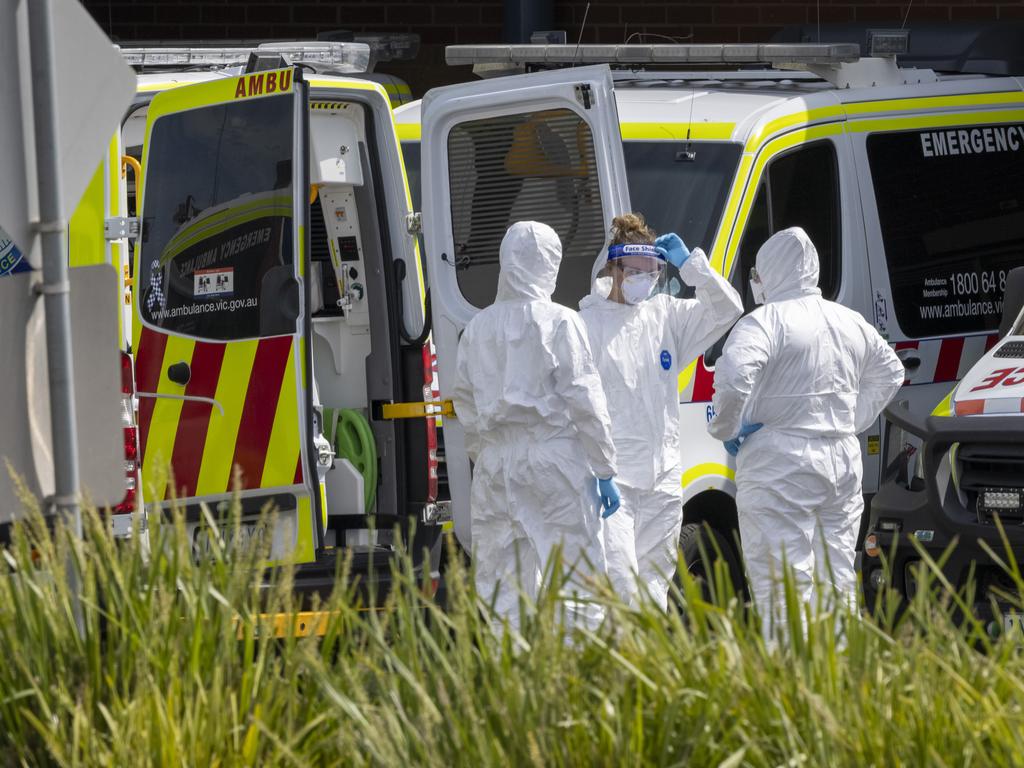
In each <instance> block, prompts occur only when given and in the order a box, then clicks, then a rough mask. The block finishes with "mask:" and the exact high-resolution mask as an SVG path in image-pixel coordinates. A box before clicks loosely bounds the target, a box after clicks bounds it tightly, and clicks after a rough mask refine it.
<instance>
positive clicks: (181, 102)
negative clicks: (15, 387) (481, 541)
mask: <svg viewBox="0 0 1024 768" xmlns="http://www.w3.org/2000/svg"><path fill="white" fill-rule="evenodd" d="M122 54H123V55H124V56H125V58H126V60H128V61H129V63H131V64H133V65H135V66H136V67H137V68H138V69H139V70H140V71H142V72H145V74H140V75H139V86H138V96H137V98H136V100H135V102H134V104H133V105H132V107H131V109H130V110H129V112H128V114H127V115H126V116H125V118H124V121H123V126H122V131H121V135H122V140H123V142H124V145H125V146H126V147H127V148H128V151H129V153H130V154H138V155H139V156H140V158H141V168H142V174H141V177H140V178H139V181H138V184H137V185H136V189H135V190H134V191H135V195H134V197H135V204H136V207H137V222H138V223H137V225H135V226H134V227H132V230H133V234H134V236H135V254H134V269H133V272H132V291H133V300H132V313H133V317H132V324H131V328H132V338H131V350H132V353H133V355H134V375H135V376H134V396H135V398H136V399H137V402H138V422H139V423H138V432H139V448H140V455H141V495H142V500H143V502H144V504H145V508H146V509H147V510H149V511H151V512H157V513H160V514H163V515H165V516H168V517H169V516H170V515H171V514H172V512H173V511H175V510H181V511H182V512H183V513H184V516H185V520H186V530H187V533H188V535H189V536H191V537H192V541H193V546H194V549H195V552H196V555H197V556H198V557H201V556H203V555H204V553H205V551H206V550H207V549H208V548H209V547H211V546H213V543H214V541H215V539H216V538H217V537H219V538H220V539H221V540H222V541H224V542H225V543H226V544H227V545H228V546H247V545H249V544H252V543H254V542H262V543H265V544H266V545H267V546H268V547H269V550H270V554H271V558H272V561H273V562H274V563H282V562H291V563H297V564H299V571H298V574H297V576H296V585H297V589H298V590H299V591H300V592H301V593H302V594H307V593H313V592H323V591H329V590H330V589H331V588H332V586H333V581H334V576H335V571H336V568H337V565H338V561H339V559H341V558H343V557H344V558H348V557H351V569H352V573H353V574H354V575H356V576H359V577H364V576H367V575H369V574H370V573H371V572H372V573H373V574H374V581H375V583H376V584H377V585H378V586H382V588H383V586H386V582H387V576H388V570H389V565H390V562H391V559H392V558H393V556H394V554H395V553H396V552H398V551H400V550H401V549H402V548H403V547H406V548H408V549H409V550H410V551H411V552H413V553H414V555H415V557H416V558H417V562H418V564H419V565H420V566H421V567H422V569H423V575H424V577H425V578H429V577H430V576H431V575H432V574H436V570H437V562H438V555H439V551H440V548H439V546H438V545H439V542H440V534H441V531H442V526H443V523H444V522H445V519H446V514H447V510H446V503H445V502H444V501H443V500H441V499H438V498H437V495H438V491H437V457H436V443H435V438H436V431H435V427H434V415H433V413H432V411H431V408H432V406H431V405H429V404H428V401H429V400H430V389H429V384H430V382H431V380H432V367H431V364H430V356H429V347H428V346H427V344H426V341H427V335H428V333H429V325H428V324H426V323H425V322H424V305H423V297H424V288H423V276H422V269H421V267H420V259H419V254H418V250H417V248H418V246H417V241H416V239H415V236H414V232H410V227H411V223H412V222H411V217H410V211H409V207H410V206H409V198H408V191H407V188H406V185H405V175H404V171H403V168H402V158H401V154H400V150H399V146H398V142H397V138H396V136H395V131H394V126H393V121H392V117H391V101H390V100H389V96H388V92H387V90H386V89H385V87H384V86H383V85H381V84H379V83H375V82H371V81H369V80H367V79H364V78H362V77H359V75H361V74H364V73H365V71H366V67H367V62H368V57H369V48H368V46H367V45H366V44H362V43H309V44H302V43H292V44H288V43H280V44H274V45H272V46H262V47H260V46H246V47H242V48H239V47H234V48H214V47H209V46H205V47H202V48H188V47H185V48H176V49H169V48H159V49H128V48H125V49H122ZM183 70H190V71H183ZM236 499H237V500H238V503H239V504H240V507H241V515H242V517H241V521H240V525H235V524H234V523H233V521H231V520H228V519H226V518H225V514H226V512H227V510H228V509H229V508H230V507H231V505H232V503H233V502H234V501H235V500H236ZM268 510H272V514H270V515H267V514H265V513H266V512H267V511H268ZM396 526H397V529H398V530H400V531H401V532H402V540H401V541H395V540H393V538H392V535H393V534H392V532H393V530H394V529H395V528H396ZM406 534H409V535H410V536H409V537H408V538H407V537H406ZM424 551H428V552H432V553H433V554H432V555H431V556H430V558H429V559H427V560H426V561H424V560H423V559H422V557H421V556H422V553H423V552H424ZM368 581H369V580H368V579H366V578H362V582H363V584H364V585H365V584H366V583H367V582H368Z"/></svg>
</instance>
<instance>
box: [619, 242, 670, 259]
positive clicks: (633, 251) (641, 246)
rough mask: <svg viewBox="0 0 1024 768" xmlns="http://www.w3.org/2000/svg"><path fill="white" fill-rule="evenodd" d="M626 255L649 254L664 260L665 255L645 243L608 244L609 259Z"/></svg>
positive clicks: (651, 256) (653, 257)
mask: <svg viewBox="0 0 1024 768" xmlns="http://www.w3.org/2000/svg"><path fill="white" fill-rule="evenodd" d="M626 256H647V257H648V258H651V259H658V260H659V261H662V262H664V261H665V257H664V256H663V255H662V254H661V253H660V252H659V251H658V249H657V248H656V247H654V246H653V245H647V244H645V243H623V244H620V245H609V246H608V261H615V260H616V259H621V258H624V257H626Z"/></svg>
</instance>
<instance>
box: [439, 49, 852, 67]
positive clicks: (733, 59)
mask: <svg viewBox="0 0 1024 768" xmlns="http://www.w3.org/2000/svg"><path fill="white" fill-rule="evenodd" d="M859 59H860V46H859V45H857V44H856V43H750V44H747V43H717V44H701V43H657V44H642V45H636V44H625V43H623V44H609V45H605V44H601V43H586V44H583V45H579V46H576V45H573V44H571V43H570V44H540V45H527V44H523V45H449V46H447V48H445V60H446V62H447V63H448V64H449V65H451V66H463V65H468V64H472V65H474V66H476V65H485V66H489V67H494V66H504V67H522V66H526V65H565V64H621V65H626V66H648V65H655V66H659V65H660V66H675V65H686V64H701V65H707V64H714V65H738V64H768V65H771V66H774V67H780V68H784V67H790V66H797V67H806V66H808V65H812V64H843V63H848V62H854V61H857V60H859Z"/></svg>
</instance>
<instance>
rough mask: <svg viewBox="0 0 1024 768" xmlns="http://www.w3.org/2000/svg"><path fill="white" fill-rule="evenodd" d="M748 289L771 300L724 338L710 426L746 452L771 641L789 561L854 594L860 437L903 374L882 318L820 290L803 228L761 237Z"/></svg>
mask: <svg viewBox="0 0 1024 768" xmlns="http://www.w3.org/2000/svg"><path fill="white" fill-rule="evenodd" d="M751 287H752V289H753V293H754V298H755V301H758V303H762V302H763V303H764V306H761V307H758V308H757V309H755V310H754V311H753V312H751V313H750V314H749V315H747V316H746V317H744V318H743V319H742V320H740V322H738V323H737V324H736V327H735V328H734V329H733V331H732V333H731V334H730V335H729V338H728V340H727V341H726V344H725V348H724V350H723V352H722V356H721V357H720V358H719V359H718V363H717V365H716V366H715V394H714V400H713V402H714V409H715V417H714V419H713V420H712V421H711V423H710V424H708V431H709V432H710V433H711V435H712V436H713V437H715V438H718V439H719V440H723V441H726V447H727V448H728V449H729V451H730V453H733V454H734V455H736V457H737V458H736V487H737V488H736V506H737V508H738V514H739V528H740V539H741V543H742V547H743V557H744V559H745V561H746V566H747V573H748V575H749V578H750V586H751V589H752V592H753V596H754V600H755V601H756V603H757V606H758V608H759V610H760V611H761V615H762V621H763V629H764V632H765V636H766V639H767V640H768V641H769V642H773V640H774V638H775V637H777V636H778V635H782V636H785V635H786V634H787V633H786V631H785V625H784V624H782V623H781V621H782V613H781V607H782V605H781V603H782V599H783V595H782V585H781V577H782V563H783V558H785V562H786V564H787V565H788V566H789V567H791V568H793V570H794V572H795V577H796V580H797V590H798V594H799V597H800V598H801V599H802V600H804V601H807V602H809V603H811V604H812V605H813V604H814V601H815V600H816V599H817V598H818V595H816V593H815V580H817V581H818V583H821V584H827V583H828V582H829V580H831V583H832V585H834V588H835V590H836V594H837V595H838V596H839V598H840V599H841V600H848V601H851V604H852V601H853V600H855V598H856V586H857V585H856V574H855V572H854V548H855V546H856V541H857V533H858V530H859V526H860V519H861V513H862V512H863V509H864V499H863V496H862V495H861V493H862V491H861V475H862V466H861V453H860V443H859V441H858V439H857V435H858V433H860V432H863V431H864V430H866V429H867V428H868V427H869V426H870V425H871V424H873V423H874V422H875V420H876V419H877V418H878V416H879V414H880V413H881V412H882V409H883V408H885V406H886V405H888V403H889V402H890V401H891V400H892V398H893V397H894V396H895V395H896V392H897V391H898V390H899V388H900V386H901V385H902V383H903V379H904V371H903V365H902V363H900V361H899V358H897V357H896V354H895V352H893V350H892V349H891V348H890V347H889V345H888V344H886V342H885V340H884V339H882V337H881V336H880V335H879V334H878V332H877V331H876V330H875V329H874V327H873V326H871V325H870V324H869V323H868V322H866V321H865V320H864V318H862V317H861V316H860V315H859V314H857V313H856V312H854V311H853V310H850V309H847V308H846V307H843V306H842V305H840V304H836V303H835V302H832V301H827V300H825V299H823V298H822V297H821V291H820V290H819V289H818V252H817V250H816V249H815V247H814V245H813V244H812V243H811V241H810V239H809V238H808V237H807V234H806V233H805V232H804V230H803V229H801V228H799V227H793V228H791V229H786V230H783V231H781V232H778V233H776V234H775V235H773V236H772V237H771V238H769V239H768V241H767V242H766V243H765V244H764V245H763V246H761V249H760V250H759V251H758V252H757V257H756V262H755V267H754V270H752V273H751ZM758 425H760V426H758ZM741 445H742V448H741V447H740V446H741ZM829 569H830V570H829Z"/></svg>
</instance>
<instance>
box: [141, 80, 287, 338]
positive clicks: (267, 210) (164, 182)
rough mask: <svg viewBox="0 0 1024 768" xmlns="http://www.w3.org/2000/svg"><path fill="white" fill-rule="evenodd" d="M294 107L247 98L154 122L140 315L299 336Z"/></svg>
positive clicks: (217, 331) (207, 332)
mask: <svg viewBox="0 0 1024 768" xmlns="http://www.w3.org/2000/svg"><path fill="white" fill-rule="evenodd" d="M293 120H294V101H293V97H291V96H290V95H282V96H268V97H263V98H255V99H246V100H240V101H235V102H231V103H228V104H221V105H215V106H210V107H204V108H201V109H194V110H189V111H186V112H180V113H173V114H169V115H165V116H163V117H160V118H159V119H158V120H157V121H156V123H155V124H154V126H153V130H152V133H151V136H150V148H149V157H148V165H147V168H146V173H145V180H146V187H145V196H144V198H143V222H142V235H141V238H142V257H141V274H140V275H139V276H138V285H139V289H140V290H139V296H140V302H141V303H140V312H141V314H142V317H143V319H144V320H145V321H146V322H148V323H151V324H152V325H155V326H157V327H159V328H162V329H164V330H167V331H172V332H174V333H180V334H184V335H187V336H193V337H196V338H207V339H222V340H229V339H243V338H257V337H265V336H277V335H283V334H288V333H292V332H294V330H295V318H296V316H297V312H298V306H297V304H298V290H297V283H296V280H295V276H294V265H293V259H294V256H293V253H292V213H293V205H292V153H293V136H292V134H293Z"/></svg>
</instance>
